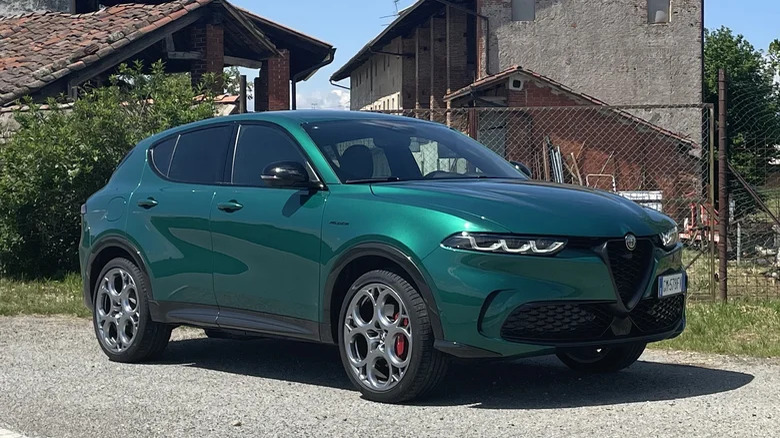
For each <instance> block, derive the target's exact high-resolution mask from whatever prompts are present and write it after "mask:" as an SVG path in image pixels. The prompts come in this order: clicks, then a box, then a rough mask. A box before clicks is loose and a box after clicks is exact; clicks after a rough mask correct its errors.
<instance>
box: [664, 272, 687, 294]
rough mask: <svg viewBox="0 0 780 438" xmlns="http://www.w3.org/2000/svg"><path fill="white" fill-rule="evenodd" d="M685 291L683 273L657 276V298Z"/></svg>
mask: <svg viewBox="0 0 780 438" xmlns="http://www.w3.org/2000/svg"><path fill="white" fill-rule="evenodd" d="M683 292H685V274H674V275H664V276H663V277H660V278H658V298H665V297H671V296H673V295H679V294H681V293H683Z"/></svg>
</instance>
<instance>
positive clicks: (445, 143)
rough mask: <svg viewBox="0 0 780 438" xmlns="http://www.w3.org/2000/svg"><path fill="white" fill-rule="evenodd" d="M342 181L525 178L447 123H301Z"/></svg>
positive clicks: (352, 121) (394, 121) (491, 152)
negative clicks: (448, 126) (444, 124)
mask: <svg viewBox="0 0 780 438" xmlns="http://www.w3.org/2000/svg"><path fill="white" fill-rule="evenodd" d="M304 129H306V131H307V132H308V133H309V136H311V138H312V140H314V142H315V143H316V144H317V147H319V149H320V150H321V151H322V153H323V155H324V156H325V157H326V158H327V159H328V161H329V162H330V165H331V166H332V167H333V170H334V171H335V172H336V174H337V175H338V177H339V179H340V180H341V182H343V183H353V184H354V183H364V182H382V181H410V180H421V179H469V178H473V179H479V178H513V179H527V178H526V177H525V176H524V175H522V174H521V173H520V172H518V171H517V170H516V169H515V168H514V167H513V166H512V165H511V164H509V163H508V162H507V161H506V160H504V159H503V158H501V157H500V156H498V155H496V154H495V153H494V152H493V151H491V150H490V149H488V148H486V147H485V146H483V145H481V144H479V143H477V142H476V141H474V140H472V139H471V138H470V137H468V136H466V135H464V134H461V133H460V132H457V131H453V130H451V129H449V128H447V127H446V126H443V125H436V124H431V123H421V122H418V121H414V120H409V121H406V120H382V119H377V120H340V121H329V122H320V123H309V124H305V125H304Z"/></svg>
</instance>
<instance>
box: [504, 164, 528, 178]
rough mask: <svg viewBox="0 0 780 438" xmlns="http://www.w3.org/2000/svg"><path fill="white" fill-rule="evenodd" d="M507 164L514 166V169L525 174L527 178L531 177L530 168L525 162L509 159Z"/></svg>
mask: <svg viewBox="0 0 780 438" xmlns="http://www.w3.org/2000/svg"><path fill="white" fill-rule="evenodd" d="M509 164H511V165H513V166H515V169H517V170H518V171H519V172H520V173H522V174H523V175H525V176H527V177H528V178H533V172H531V169H529V168H528V166H526V165H525V164H523V163H521V162H519V161H510V162H509Z"/></svg>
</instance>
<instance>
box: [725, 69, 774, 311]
mask: <svg viewBox="0 0 780 438" xmlns="http://www.w3.org/2000/svg"><path fill="white" fill-rule="evenodd" d="M725 85H726V87H725V88H726V90H727V93H726V95H727V96H728V99H727V100H726V105H725V106H724V109H725V113H726V114H725V117H726V119H727V125H728V135H727V140H728V157H729V159H728V163H729V166H728V170H729V177H730V182H729V186H728V187H729V196H728V202H729V206H728V212H729V218H730V220H729V228H728V232H727V236H728V239H727V245H728V246H727V249H728V251H727V261H726V264H727V271H728V292H729V296H732V297H733V296H741V295H748V296H751V297H758V298H773V297H779V296H780V222H778V217H780V113H779V112H778V99H779V98H780V97H778V89H777V88H776V84H775V88H774V89H768V88H767V87H769V85H765V86H763V87H762V86H761V85H760V84H757V83H739V82H728V81H727V82H726V84H725Z"/></svg>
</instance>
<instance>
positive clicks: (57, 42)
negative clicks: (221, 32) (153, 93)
mask: <svg viewBox="0 0 780 438" xmlns="http://www.w3.org/2000/svg"><path fill="white" fill-rule="evenodd" d="M212 1H214V0H198V1H194V0H173V1H169V2H167V3H161V4H155V5H144V4H138V3H129V4H122V5H118V6H112V7H108V8H105V9H101V10H100V11H97V12H93V13H89V14H77V15H76V14H68V13H62V12H44V13H41V12H36V13H32V14H26V15H21V16H13V17H6V18H0V84H3V86H2V88H0V90H2V93H0V105H2V104H4V103H7V102H9V101H12V100H14V99H17V98H19V97H21V96H23V95H25V94H27V93H30V92H32V91H35V90H38V89H40V88H41V87H44V86H45V85H46V84H48V83H49V82H51V81H54V80H56V79H59V78H61V77H63V76H65V75H66V74H68V73H70V72H72V71H75V70H80V69H83V68H85V67H87V66H88V65H90V64H92V63H94V62H96V61H98V60H99V59H100V58H104V57H106V56H108V55H110V54H111V53H114V52H115V51H116V50H117V49H119V48H120V47H123V46H125V45H126V44H128V43H129V42H131V41H134V40H136V39H138V38H140V37H141V36H143V35H144V34H145V33H148V32H151V31H154V30H157V29H159V28H160V27H161V26H164V25H165V24H168V23H170V22H171V21H173V20H175V19H178V18H181V17H183V16H184V15H186V14H187V13H189V12H190V11H191V10H194V9H197V8H199V7H201V5H205V4H209V3H211V2H212Z"/></svg>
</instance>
